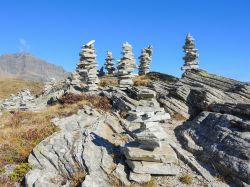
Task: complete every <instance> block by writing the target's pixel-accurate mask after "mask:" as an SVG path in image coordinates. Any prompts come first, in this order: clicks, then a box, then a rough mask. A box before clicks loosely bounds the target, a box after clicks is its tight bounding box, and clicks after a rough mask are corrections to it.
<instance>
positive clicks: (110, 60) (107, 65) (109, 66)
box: [105, 51, 115, 75]
mask: <svg viewBox="0 0 250 187" xmlns="http://www.w3.org/2000/svg"><path fill="white" fill-rule="evenodd" d="M114 60H115V59H114V58H113V55H112V53H111V52H110V51H108V52H107V58H106V59H105V61H106V62H105V69H106V70H107V72H108V75H113V74H114V71H115V67H114V64H115V63H114Z"/></svg>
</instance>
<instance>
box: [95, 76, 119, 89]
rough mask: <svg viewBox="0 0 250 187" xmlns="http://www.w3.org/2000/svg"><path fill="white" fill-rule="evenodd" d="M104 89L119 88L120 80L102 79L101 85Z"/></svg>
mask: <svg viewBox="0 0 250 187" xmlns="http://www.w3.org/2000/svg"><path fill="white" fill-rule="evenodd" d="M99 85H100V86H102V87H107V86H118V80H117V79H111V78H108V77H107V78H102V79H101V80H100V83H99Z"/></svg>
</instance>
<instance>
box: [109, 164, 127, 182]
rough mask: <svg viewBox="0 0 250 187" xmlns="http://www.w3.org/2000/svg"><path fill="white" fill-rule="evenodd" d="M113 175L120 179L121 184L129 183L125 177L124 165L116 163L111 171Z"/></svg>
mask: <svg viewBox="0 0 250 187" xmlns="http://www.w3.org/2000/svg"><path fill="white" fill-rule="evenodd" d="M113 175H114V176H115V177H117V178H118V179H120V181H121V182H122V184H123V185H125V186H129V185H130V184H131V183H130V182H129V180H128V179H127V173H126V172H125V167H124V165H122V164H118V165H117V167H116V169H115V170H114V171H113Z"/></svg>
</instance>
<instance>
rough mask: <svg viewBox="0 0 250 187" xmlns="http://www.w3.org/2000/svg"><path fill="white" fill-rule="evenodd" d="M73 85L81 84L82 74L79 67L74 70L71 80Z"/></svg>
mask: <svg viewBox="0 0 250 187" xmlns="http://www.w3.org/2000/svg"><path fill="white" fill-rule="evenodd" d="M70 84H71V85H73V86H79V87H80V84H81V76H80V74H79V72H78V69H76V71H74V72H73V73H72V74H71V82H70Z"/></svg>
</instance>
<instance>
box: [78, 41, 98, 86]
mask: <svg viewBox="0 0 250 187" xmlns="http://www.w3.org/2000/svg"><path fill="white" fill-rule="evenodd" d="M94 42H95V40H92V41H90V42H88V43H87V44H85V45H83V46H82V51H81V53H80V63H79V64H78V65H77V70H78V72H79V75H80V76H81V78H80V79H81V81H82V82H83V83H85V84H86V89H87V90H88V91H92V90H97V89H98V86H97V84H98V83H99V79H98V76H97V63H96V54H95V48H94Z"/></svg>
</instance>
